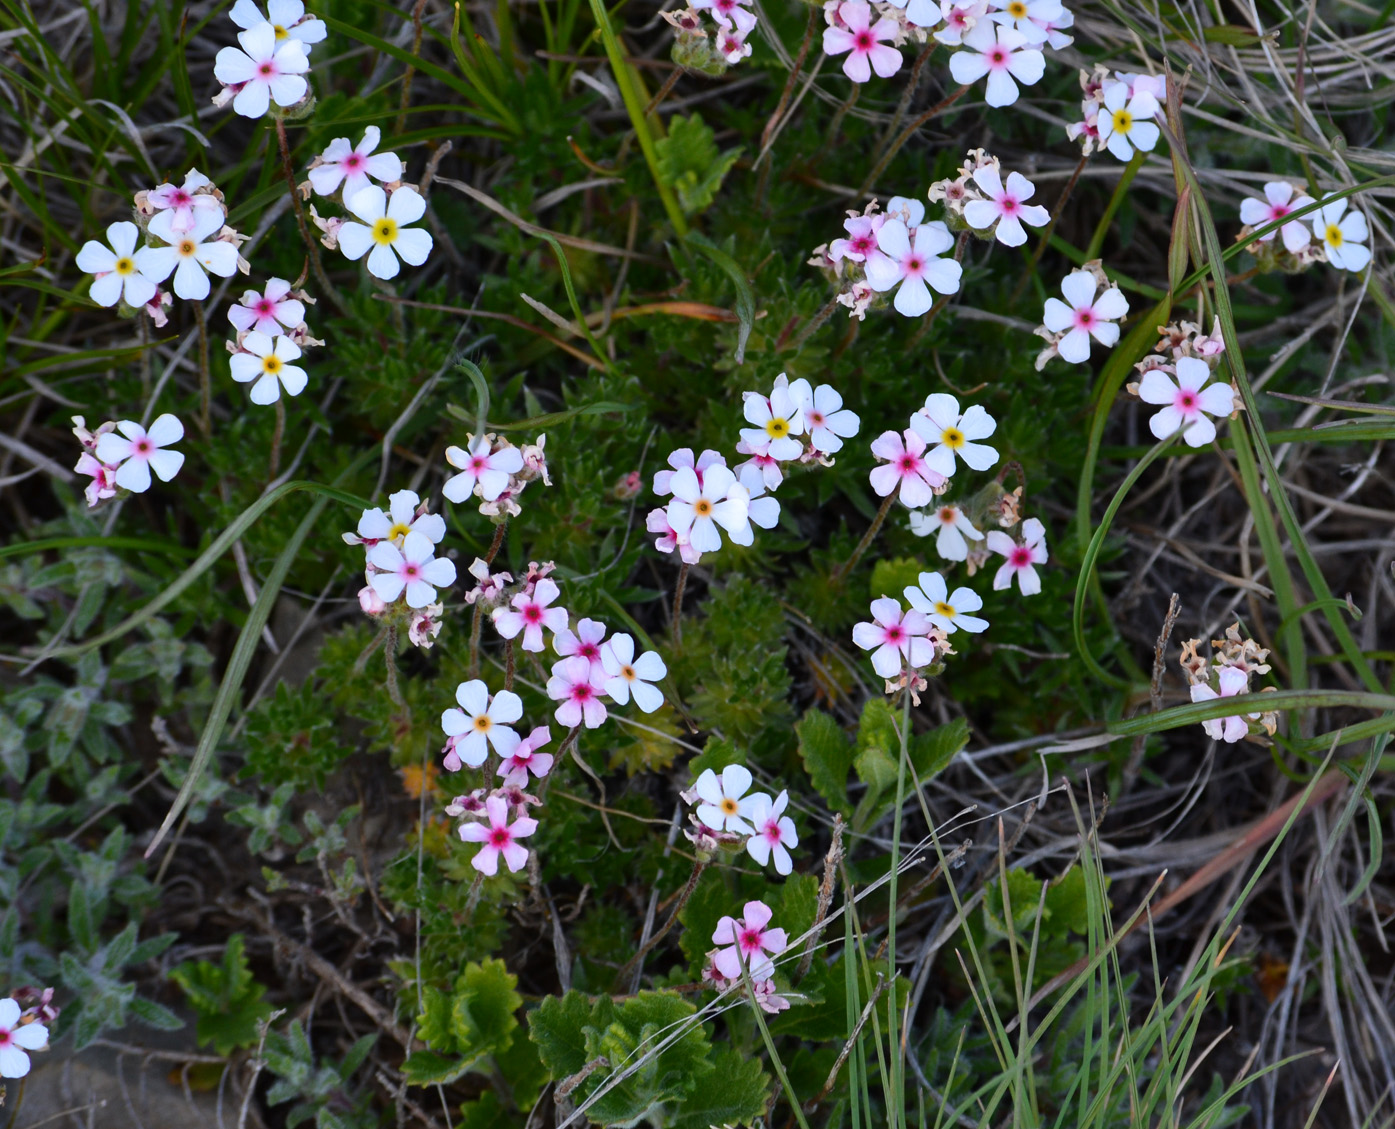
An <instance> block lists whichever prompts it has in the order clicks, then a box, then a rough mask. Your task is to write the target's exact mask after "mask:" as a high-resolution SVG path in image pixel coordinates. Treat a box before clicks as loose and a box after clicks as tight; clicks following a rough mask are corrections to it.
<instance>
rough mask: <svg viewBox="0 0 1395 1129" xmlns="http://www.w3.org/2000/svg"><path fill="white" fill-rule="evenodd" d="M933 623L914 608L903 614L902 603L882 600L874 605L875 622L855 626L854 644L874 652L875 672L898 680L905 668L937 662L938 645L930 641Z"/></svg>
mask: <svg viewBox="0 0 1395 1129" xmlns="http://www.w3.org/2000/svg"><path fill="white" fill-rule="evenodd" d="M929 632H930V621H929V620H928V619H926V618H925V616H924V615H922V614H921V613H920V612H918V611H916V610H915V609H914V608H911V609H909V610H906V611H903V610H902V608H901V601H900V600H893V599H892V598H891V597H890V596H882V597H880V598H879V599H876V600H873V601H872V622H870V623H867V622H863V623H858V624H855V625H854V626H853V631H852V638H853V642H854V643H856V644H857V645H858V646H859V647H861V648H862V649H863V650H864V651H871V652H872V669H873V670H875V671H876V672H877V673H878V674H880V675H881V676H882V677H883V678H895V677H896V676H897V675H898V674H900V673H901V671H902V670H903V669H905V668H906V667H910V668H911V669H912V670H919V669H920V668H921V667H923V666H929V665H930V664H931V663H932V662H934V661H935V644H934V643H933V642H931V641H930V639H929V638H928V635H929Z"/></svg>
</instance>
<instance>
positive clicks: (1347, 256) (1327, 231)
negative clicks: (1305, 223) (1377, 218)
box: [1312, 200, 1371, 271]
mask: <svg viewBox="0 0 1395 1129" xmlns="http://www.w3.org/2000/svg"><path fill="white" fill-rule="evenodd" d="M1312 222H1313V234H1314V235H1315V236H1317V237H1318V238H1319V239H1320V240H1322V244H1323V248H1324V250H1326V252H1327V261H1328V262H1329V263H1331V264H1332V265H1333V266H1334V267H1337V268H1338V269H1340V270H1349V271H1359V270H1365V269H1366V264H1367V263H1369V262H1370V261H1371V251H1370V248H1368V247H1367V246H1366V245H1365V244H1366V238H1367V236H1368V235H1369V234H1370V233H1369V230H1368V229H1367V227H1366V217H1365V216H1364V215H1362V214H1361V213H1360V212H1358V211H1356V210H1355V209H1353V210H1352V211H1350V212H1349V211H1347V202H1346V200H1332V201H1330V202H1328V201H1324V202H1323V205H1322V207H1321V208H1319V209H1318V210H1317V213H1316V214H1315V215H1314V216H1313V220H1312Z"/></svg>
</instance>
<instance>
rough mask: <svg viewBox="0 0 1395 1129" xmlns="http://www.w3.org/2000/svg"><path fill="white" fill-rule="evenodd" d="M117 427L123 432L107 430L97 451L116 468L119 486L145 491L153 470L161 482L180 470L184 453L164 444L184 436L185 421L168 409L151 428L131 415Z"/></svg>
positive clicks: (107, 462)
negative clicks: (168, 448)
mask: <svg viewBox="0 0 1395 1129" xmlns="http://www.w3.org/2000/svg"><path fill="white" fill-rule="evenodd" d="M116 428H117V430H118V431H120V432H121V434H120V435H117V434H115V433H113V432H107V433H106V434H105V435H103V436H102V437H101V438H100V439H98V440H97V448H96V455H97V459H98V460H99V461H100V462H101V463H103V464H104V465H105V466H108V467H116V468H117V469H116V475H115V482H116V485H117V486H120V487H121V488H122V489H124V490H129V491H131V493H133V494H143V493H145V491H147V490H149V489H150V472H151V471H152V470H153V471H154V472H155V474H156V476H157V477H158V478H159V479H160V481H161V482H168V481H169V480H170V479H171V478H173V477H174V476H175V475H176V474H178V473H179V468H180V467H182V466H183V465H184V456H183V455H182V454H180V453H179V452H178V451H168V450H163V448H166V447H168V446H170V444H172V443H178V442H179V441H180V440H181V439H183V438H184V425H183V424H182V423H180V422H179V420H178V419H176V418H175V417H174V416H172V415H170V413H169V412H166V413H165V414H164V415H161V416H158V417H157V418H156V420H155V422H154V423H152V424H151V425H150V430H149V431H146V430H145V428H143V427H142V426H141V425H140V424H138V423H137V422H136V421H135V420H130V419H123V420H122V421H121V422H120V423H118V424H117V425H116ZM117 464H120V465H119V466H118V465H117Z"/></svg>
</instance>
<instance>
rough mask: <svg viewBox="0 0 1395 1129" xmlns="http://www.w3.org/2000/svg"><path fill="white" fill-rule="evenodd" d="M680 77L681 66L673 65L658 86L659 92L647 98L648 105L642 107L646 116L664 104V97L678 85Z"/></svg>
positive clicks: (681, 74)
mask: <svg viewBox="0 0 1395 1129" xmlns="http://www.w3.org/2000/svg"><path fill="white" fill-rule="evenodd" d="M682 77H683V68H682V67H674V68H673V70H672V72H671V73H670V74H669V76H668V78H666V79H665V80H664V84H663V86H661V87H659V92H658V93H657V94H655V95H654V97H652V98H651V99H649V105H647V106H645V107H644V116H645V117H646V118H647V117H648V116H649V115H650V114H652V113H653V112H654V111H655V110H657V109H658V108H659V107H660V106H662V105H663V104H664V99H665V98H667V97H668V96H669V95H670V94H672V93H673V88H674V87H675V86H677V85H678V80H679V79H680V78H682Z"/></svg>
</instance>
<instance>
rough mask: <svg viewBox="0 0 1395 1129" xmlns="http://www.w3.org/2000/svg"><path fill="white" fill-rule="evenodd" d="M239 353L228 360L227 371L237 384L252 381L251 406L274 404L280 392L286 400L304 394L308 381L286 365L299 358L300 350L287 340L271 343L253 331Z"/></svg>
mask: <svg viewBox="0 0 1395 1129" xmlns="http://www.w3.org/2000/svg"><path fill="white" fill-rule="evenodd" d="M242 349H243V351H242V352H240V353H234V354H233V355H232V356H231V357H230V358H228V367H229V368H230V369H231V370H232V378H233V379H234V380H236V381H237V382H238V383H239V384H246V383H248V382H249V381H255V383H254V384H253V385H252V391H251V393H250V395H249V398H250V399H251V401H252V403H254V404H274V403H276V401H277V400H279V399H280V398H281V389H282V388H285V390H286V395H287V396H299V395H300V394H301V393H302V392H304V391H305V385H306V382H307V380H308V379H309V378H308V377H307V376H306V375H305V370H304V369H303V368H301V367H300V366H299V365H293V364H291V363H290V362H291V361H294V360H298V359H299V358H300V354H301V349H300V346H299V345H297V344H296V343H295V342H294V341H292V340H291V339H290V338H289V337H286V336H284V335H283V336H280V337H277V338H276V339H275V340H274V341H273V340H272V339H271V338H270V337H268V336H267V335H266V334H265V333H261V332H259V331H258V330H255V329H254V330H253V331H252V332H251V333H249V334H248V335H247V336H246V337H244V338H243V339H242Z"/></svg>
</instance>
